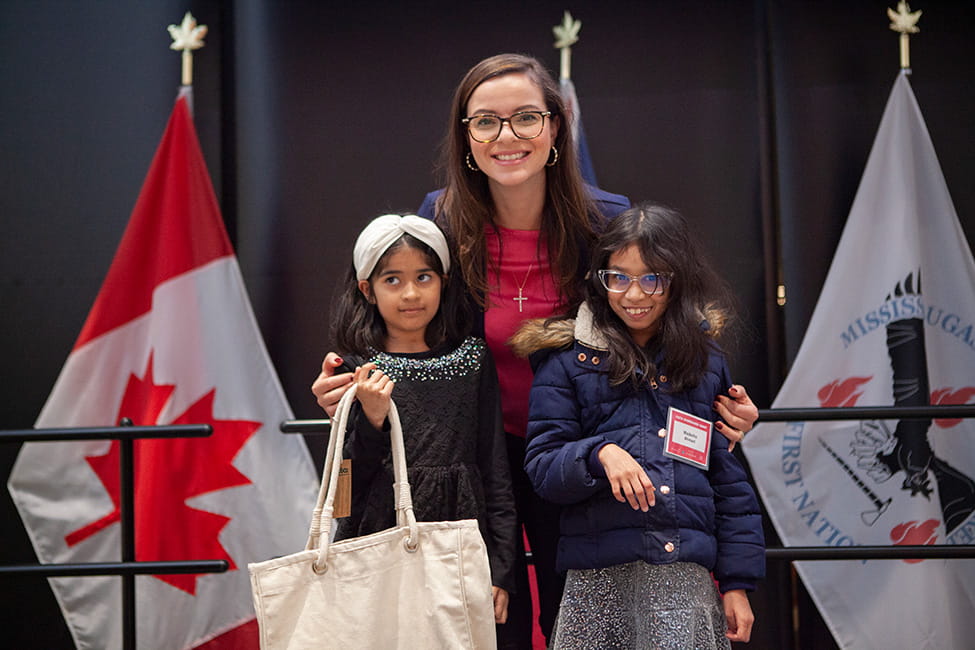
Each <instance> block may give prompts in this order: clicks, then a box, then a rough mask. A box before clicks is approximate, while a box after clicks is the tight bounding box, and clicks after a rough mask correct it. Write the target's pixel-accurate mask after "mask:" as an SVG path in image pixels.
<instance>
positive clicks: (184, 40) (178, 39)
mask: <svg viewBox="0 0 975 650" xmlns="http://www.w3.org/2000/svg"><path fill="white" fill-rule="evenodd" d="M166 29H168V30H169V35H170V36H172V37H173V42H172V44H171V45H170V46H169V49H171V50H181V51H182V52H183V85H184V86H189V85H192V83H193V50H198V49H200V48H201V47H203V37H204V36H206V35H207V26H206V25H197V24H196V18H194V17H193V14H191V13H190V12H188V11H187V12H186V15H185V16H183V22H182V23H180V24H179V25H178V26H177V25H170V26H169V27H167V28H166Z"/></svg>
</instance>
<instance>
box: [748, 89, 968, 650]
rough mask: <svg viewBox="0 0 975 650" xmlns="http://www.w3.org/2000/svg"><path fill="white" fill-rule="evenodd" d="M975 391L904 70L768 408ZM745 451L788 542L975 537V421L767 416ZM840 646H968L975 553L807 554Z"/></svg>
mask: <svg viewBox="0 0 975 650" xmlns="http://www.w3.org/2000/svg"><path fill="white" fill-rule="evenodd" d="M973 396H975V264H973V262H972V253H971V250H970V249H969V247H968V244H967V243H966V240H965V237H964V233H963V232H962V230H961V226H960V224H959V222H958V216H957V214H956V213H955V209H954V206H953V204H952V202H951V197H950V195H949V193H948V187H947V185H946V184H945V180H944V176H943V175H942V173H941V167H940V165H939V164H938V160H937V157H936V155H935V151H934V146H933V144H932V142H931V138H930V136H929V135H928V130H927V127H926V126H925V123H924V119H923V117H922V115H921V111H920V108H919V107H918V104H917V100H916V99H915V97H914V93H913V91H912V90H911V86H910V83H909V82H908V78H907V76H906V75H905V74H903V73H902V74H901V75H900V76H899V77H898V78H897V81H896V82H895V84H894V87H893V90H892V91H891V95H890V98H889V100H888V102H887V106H886V109H885V110H884V114H883V118H882V120H881V123H880V128H879V131H878V133H877V136H876V139H875V141H874V144H873V148H872V150H871V152H870V156H869V158H868V161H867V166H866V169H865V170H864V174H863V178H862V180H861V183H860V187H859V189H858V190H857V194H856V197H855V199H854V201H853V206H852V208H851V209H850V215H849V219H848V221H847V224H846V226H845V228H844V231H843V235H842V237H841V239H840V243H839V246H838V248H837V250H836V254H835V256H834V259H833V262H832V265H831V267H830V269H829V273H828V275H827V278H826V283H825V285H824V287H823V291H822V294H821V295H820V298H819V302H818V303H817V305H816V309H815V311H814V312H813V316H812V320H811V321H810V323H809V327H808V330H807V332H806V335H805V338H804V339H803V342H802V345H801V346H800V349H799V353H798V355H797V356H796V359H795V362H794V364H793V367H792V369H791V371H790V372H789V375H788V377H787V379H786V381H785V383H784V385H783V386H782V390H781V392H780V393H779V394H778V396H777V397H776V399H775V402H774V404H773V407H774V408H784V407H810V406H823V407H841V406H892V405H893V406H921V405H928V404H965V403H971V402H972V401H973ZM744 451H745V454H746V456H747V458H748V461H749V462H750V464H751V469H752V474H753V476H754V479H755V481H756V483H757V485H758V488H759V491H760V493H761V495H762V498H763V499H764V501H765V505H766V507H767V509H768V512H769V515H770V517H771V519H772V521H773V523H774V525H775V529H776V531H777V532H778V534H779V536H780V537H781V538H782V541H783V543H784V544H785V545H787V546H838V547H839V546H856V545H896V544H905V545H908V544H972V543H973V542H975V517H973V513H975V420H971V419H936V420H933V421H932V420H910V419H903V420H863V421H852V422H850V421H846V422H839V421H831V422H790V423H781V424H780V423H768V424H760V425H759V426H757V427H756V428H755V431H754V432H753V433H751V434H749V436H748V439H747V441H746V444H745V445H744ZM796 568H797V571H798V573H799V575H800V576H801V578H802V580H803V582H804V584H805V585H806V587H807V589H808V590H809V592H810V594H811V595H812V598H813V600H814V601H815V602H816V604H817V606H818V607H819V610H820V613H821V614H822V616H823V618H824V619H825V621H826V623H827V624H828V625H829V628H830V630H831V632H832V634H833V636H834V638H835V639H836V642H837V644H838V645H839V646H840V647H842V648H912V649H914V648H929V649H932V650H933V649H935V648H937V649H939V650H944V649H952V648H970V647H972V646H971V644H972V642H973V641H972V640H973V639H975V560H968V559H949V560H923V561H919V560H866V561H859V560H857V561H842V562H841V561H815V562H798V563H797V564H796Z"/></svg>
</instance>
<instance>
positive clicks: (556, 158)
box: [545, 144, 559, 167]
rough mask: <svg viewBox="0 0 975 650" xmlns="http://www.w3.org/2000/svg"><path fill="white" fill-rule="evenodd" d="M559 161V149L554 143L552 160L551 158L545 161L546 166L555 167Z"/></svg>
mask: <svg viewBox="0 0 975 650" xmlns="http://www.w3.org/2000/svg"><path fill="white" fill-rule="evenodd" d="M558 161H559V150H558V149H556V148H555V145H554V144H553V145H552V155H551V160H549V161H548V162H547V163H545V166H546V167H555V163H557V162H558Z"/></svg>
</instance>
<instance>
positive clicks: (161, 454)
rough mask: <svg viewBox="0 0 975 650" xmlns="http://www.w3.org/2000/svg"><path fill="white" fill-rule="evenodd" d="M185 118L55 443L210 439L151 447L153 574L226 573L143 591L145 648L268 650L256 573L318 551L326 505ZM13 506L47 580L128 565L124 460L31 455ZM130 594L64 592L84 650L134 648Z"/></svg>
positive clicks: (83, 589) (76, 363)
mask: <svg viewBox="0 0 975 650" xmlns="http://www.w3.org/2000/svg"><path fill="white" fill-rule="evenodd" d="M187 104H188V98H187V97H186V96H184V95H181V96H180V98H179V99H178V100H177V102H176V106H175V107H174V110H173V113H172V116H171V117H170V120H169V124H168V126H167V128H166V132H165V134H164V136H163V139H162V142H161V144H160V146H159V150H158V151H157V152H156V156H155V158H154V160H153V163H152V167H151V168H150V170H149V174H148V176H147V178H146V182H145V184H144V186H143V188H142V192H141V194H140V196H139V200H138V202H137V204H136V206H135V209H134V210H133V213H132V217H131V219H130V221H129V225H128V227H127V229H126V232H125V235H124V237H123V239H122V242H121V244H120V245H119V249H118V251H117V252H116V255H115V259H114V261H113V262H112V267H111V269H110V270H109V273H108V276H107V277H106V279H105V282H104V284H103V285H102V289H101V291H100V293H99V295H98V298H97V299H96V301H95V305H94V306H93V308H92V310H91V313H90V314H89V316H88V320H87V321H86V323H85V326H84V328H83V330H82V332H81V335H80V336H79V338H78V341H77V343H76V344H75V347H74V349H73V350H72V351H71V354H70V355H69V357H68V359H67V362H66V363H65V366H64V368H63V370H62V371H61V375H60V376H59V377H58V380H57V383H56V385H55V386H54V390H53V391H52V393H51V396H50V397H49V399H48V401H47V403H46V405H45V406H44V409H43V411H42V412H41V415H40V417H39V418H38V420H37V423H36V424H37V426H38V427H62V426H63V427H72V426H113V425H115V424H117V423H118V422H119V420H120V418H122V417H129V418H131V419H132V420H133V422H134V424H136V425H156V424H198V423H209V424H211V425H212V426H213V435H212V436H210V437H208V438H187V439H155V440H141V441H137V442H136V443H135V517H136V522H135V523H136V526H135V545H136V559H137V560H141V561H149V560H211V559H212V560H216V559H224V560H227V561H228V562H229V564H230V570H229V571H228V572H226V573H222V574H200V575H158V576H140V577H137V578H136V580H135V582H136V596H137V597H136V603H137V604H136V614H137V617H138V618H137V621H136V631H137V644H138V647H140V648H153V649H154V650H156V649H159V650H161V649H166V648H177V649H178V648H191V647H207V644H211V645H210V647H221V648H244V649H246V648H255V649H256V648H257V647H258V636H257V625H256V622H255V620H254V610H253V604H252V599H251V591H250V580H249V576H248V574H247V569H246V567H247V564H248V563H249V562H255V561H261V560H266V559H268V558H270V557H273V556H276V555H283V554H287V553H291V552H294V551H297V550H300V549H301V548H303V546H304V542H305V539H306V534H307V526H308V521H309V519H310V516H311V511H312V509H313V508H314V502H315V495H316V483H317V481H316V478H315V470H314V467H313V466H312V463H311V458H310V455H309V453H308V450H307V448H306V447H305V445H304V442H303V441H302V439H301V438H300V437H298V436H285V435H283V434H281V433H280V432H279V431H278V426H279V423H280V422H281V421H282V420H285V419H289V418H291V417H292V415H291V411H290V409H289V407H288V404H287V401H286V400H285V397H284V393H283V391H282V390H281V386H280V383H279V382H278V378H277V376H276V374H275V372H274V369H273V367H272V366H271V362H270V359H269V358H268V355H267V352H266V350H265V348H264V343H263V340H262V339H261V335H260V332H259V330H258V327H257V323H256V321H255V320H254V316H253V313H252V311H251V308H250V302H249V300H248V298H247V294H246V292H245V290H244V283H243V279H242V277H241V274H240V269H239V267H238V265H237V259H236V257H235V256H234V253H233V250H232V248H231V246H230V242H229V240H228V239H227V234H226V231H225V230H224V227H223V222H222V220H221V218H220V213H219V208H218V207H217V202H216V197H215V195H214V193H213V188H212V185H211V183H210V177H209V174H208V173H207V171H206V166H205V163H204V161H203V157H202V154H201V152H200V148H199V142H198V140H197V137H196V132H195V130H194V128H193V123H192V119H191V117H190V113H189V108H188V105H187ZM9 488H10V493H11V495H12V497H13V500H14V502H15V504H16V506H17V508H18V510H19V511H20V515H21V517H22V518H23V520H24V524H25V526H26V528H27V532H28V534H29V535H30V537H31V541H32V542H33V545H34V548H35V550H36V552H37V555H38V558H39V560H40V561H41V562H43V563H64V562H110V561H118V560H119V559H120V534H119V526H118V521H119V480H118V443H117V442H112V441H94V442H79V443H29V444H26V445H24V447H23V449H22V450H21V452H20V455H19V456H18V458H17V462H16V464H15V466H14V469H13V471H12V472H11V475H10V480H9ZM120 582H121V581H120V579H119V578H117V577H97V578H90V577H87V578H52V579H51V580H50V583H51V586H52V588H53V590H54V593H55V596H56V597H57V600H58V602H59V604H60V606H61V610H62V612H63V613H64V617H65V620H66V622H67V624H68V628H69V630H70V632H71V635H72V637H73V638H74V641H75V643H76V645H77V646H78V647H79V648H91V649H98V650H104V649H106V648H108V649H111V648H120V647H121V646H122V623H121V615H120V607H121V587H120Z"/></svg>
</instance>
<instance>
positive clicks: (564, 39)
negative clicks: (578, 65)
mask: <svg viewBox="0 0 975 650" xmlns="http://www.w3.org/2000/svg"><path fill="white" fill-rule="evenodd" d="M581 28H582V21H580V20H572V14H570V13H569V12H568V11H565V12H564V13H563V14H562V24H561V25H556V26H555V27H553V28H552V33H553V34H555V49H557V50H559V52H560V53H561V55H562V57H561V59H562V60H561V66H560V67H559V79H560V80H562V81H567V80H569V79H571V78H572V46H573V45H574V44H575V43H577V42H578V41H579V30H580V29H581Z"/></svg>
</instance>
